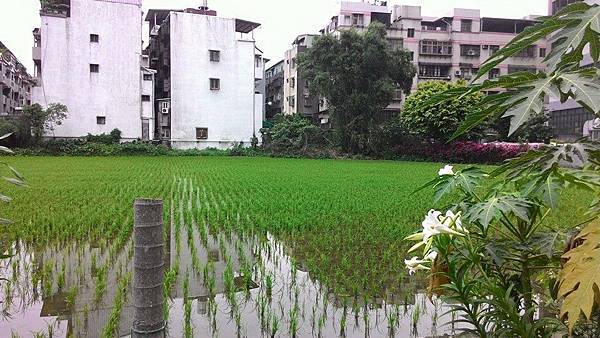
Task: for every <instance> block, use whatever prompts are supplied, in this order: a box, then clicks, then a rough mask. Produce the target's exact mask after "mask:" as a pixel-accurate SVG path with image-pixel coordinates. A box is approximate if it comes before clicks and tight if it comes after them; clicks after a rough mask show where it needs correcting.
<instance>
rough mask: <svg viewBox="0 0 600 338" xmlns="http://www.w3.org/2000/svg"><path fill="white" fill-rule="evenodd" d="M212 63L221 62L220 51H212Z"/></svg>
mask: <svg viewBox="0 0 600 338" xmlns="http://www.w3.org/2000/svg"><path fill="white" fill-rule="evenodd" d="M210 61H212V62H219V61H221V52H220V51H218V50H211V51H210Z"/></svg>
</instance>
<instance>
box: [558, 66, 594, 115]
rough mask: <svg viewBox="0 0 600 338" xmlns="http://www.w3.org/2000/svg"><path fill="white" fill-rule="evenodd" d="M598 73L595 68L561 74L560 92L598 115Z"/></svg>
mask: <svg viewBox="0 0 600 338" xmlns="http://www.w3.org/2000/svg"><path fill="white" fill-rule="evenodd" d="M599 73H600V71H599V70H598V69H596V68H590V69H584V70H581V71H577V72H569V73H563V74H561V76H560V91H561V92H562V93H563V94H566V95H569V96H570V97H572V98H573V99H574V100H575V101H577V102H579V103H580V104H581V105H582V106H584V107H586V108H588V109H589V110H590V111H592V112H593V113H595V114H598V113H600V77H599V76H598V75H599Z"/></svg>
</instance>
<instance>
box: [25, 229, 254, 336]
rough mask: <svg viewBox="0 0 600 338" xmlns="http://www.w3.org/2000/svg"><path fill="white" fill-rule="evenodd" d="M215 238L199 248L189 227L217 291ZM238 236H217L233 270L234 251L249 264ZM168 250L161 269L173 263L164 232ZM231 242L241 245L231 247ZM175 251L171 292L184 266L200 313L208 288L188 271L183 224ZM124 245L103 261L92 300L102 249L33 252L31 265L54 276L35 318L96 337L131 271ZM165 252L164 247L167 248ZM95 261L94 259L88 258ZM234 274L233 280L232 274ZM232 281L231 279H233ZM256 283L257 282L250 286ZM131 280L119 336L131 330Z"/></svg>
mask: <svg viewBox="0 0 600 338" xmlns="http://www.w3.org/2000/svg"><path fill="white" fill-rule="evenodd" d="M218 236H219V235H217V237H213V236H211V235H208V240H207V243H208V246H207V248H205V247H204V246H203V244H202V241H201V239H200V236H199V233H198V232H197V230H196V229H194V233H193V240H192V242H193V245H194V247H195V249H196V253H197V255H198V259H199V261H200V262H201V264H202V265H204V264H206V263H207V262H208V261H211V262H212V263H213V265H214V268H215V270H214V271H215V293H217V294H218V293H223V292H224V289H225V286H224V285H225V284H224V280H223V272H224V271H225V269H226V266H227V261H226V259H225V257H223V254H222V252H221V250H220V244H219V240H218ZM241 240H242V239H241V238H239V237H238V236H236V235H231V236H230V237H229V238H226V237H225V236H223V239H222V241H223V247H224V248H225V250H226V252H227V255H228V256H229V257H230V259H231V265H232V267H233V271H234V274H235V271H239V270H240V267H241V261H242V260H243V259H242V258H241V257H239V254H240V253H243V254H244V255H245V258H246V259H247V260H248V262H249V263H250V264H252V255H251V247H250V246H249V245H247V244H246V243H242V242H240V243H238V241H241ZM169 243H170V251H172V252H171V254H167V255H166V257H165V260H166V263H167V264H166V268H165V270H168V269H169V268H170V266H172V264H174V263H175V259H176V257H175V255H174V253H175V248H176V245H175V236H170V239H169ZM236 243H238V244H237V246H238V247H240V248H241V249H236ZM180 244H181V251H180V259H179V264H180V268H179V277H178V279H177V284H176V285H175V286H174V288H173V292H172V294H171V297H173V298H182V297H183V280H184V278H185V276H186V272H188V271H189V297H190V298H192V299H197V300H198V305H197V313H198V314H201V315H205V314H207V312H208V301H209V295H208V290H207V288H206V287H205V286H204V282H203V278H202V273H195V272H193V271H192V255H191V247H190V246H189V244H188V242H187V233H186V230H185V227H182V235H181V242H180ZM130 246H131V244H128V245H127V246H126V247H125V248H124V249H123V250H122V251H121V252H120V253H119V254H118V255H116V256H117V257H116V258H115V259H112V260H111V261H110V262H107V264H106V267H107V273H106V277H107V278H106V289H105V291H104V294H103V295H102V300H101V302H99V303H98V304H96V301H95V298H96V295H95V293H96V291H95V290H96V282H97V279H96V278H97V277H98V275H99V273H100V269H101V268H102V266H103V264H105V262H106V260H107V259H109V252H108V250H106V249H104V250H102V249H99V248H91V247H89V246H85V247H78V246H77V245H75V244H74V245H70V246H67V247H53V248H47V249H46V250H45V251H43V252H42V253H41V254H39V255H37V257H36V266H37V269H39V270H40V271H41V270H42V269H43V267H44V264H51V265H52V267H53V269H54V272H55V273H54V275H55V278H54V279H55V281H54V285H53V288H52V294H51V296H49V297H45V298H44V299H43V305H42V310H41V313H40V316H41V317H44V318H47V317H58V320H59V321H67V322H68V324H67V332H66V336H67V337H71V336H73V337H100V336H101V334H102V330H103V329H104V328H105V327H106V325H107V323H108V322H109V318H110V316H111V313H112V311H113V306H114V302H115V297H116V296H117V293H118V289H119V288H118V284H119V280H120V278H121V277H122V276H124V275H125V274H126V273H127V272H132V271H133V269H132V263H133V259H132V257H131V255H130ZM167 251H169V249H168V250H167ZM94 261H96V263H93V262H94ZM63 265H64V266H65V280H64V286H63V287H62V289H61V290H58V285H57V277H56V276H57V275H58V273H60V271H61V269H62V266H63ZM236 279H239V277H237V278H236ZM236 285H237V283H236ZM253 287H257V285H255V284H254V285H253ZM73 288H77V295H76V297H75V299H74V302H73V305H72V306H70V305H69V304H68V301H67V299H68V292H69V291H70V290H72V289H73ZM131 297H132V296H131V285H130V287H129V289H128V291H127V299H126V301H125V303H124V304H123V307H122V311H121V316H120V320H119V327H118V333H119V335H120V336H123V335H128V334H130V332H131V325H132V321H133V313H134V308H133V304H132V298H131Z"/></svg>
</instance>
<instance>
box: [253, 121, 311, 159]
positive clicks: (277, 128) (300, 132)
mask: <svg viewBox="0 0 600 338" xmlns="http://www.w3.org/2000/svg"><path fill="white" fill-rule="evenodd" d="M320 132H321V130H320V129H319V128H318V127H317V126H315V125H314V124H313V123H312V122H311V121H310V120H309V119H307V118H306V117H304V116H301V115H299V114H295V115H276V116H275V123H274V124H273V127H271V128H269V129H268V130H265V131H264V135H263V142H264V144H265V146H266V147H270V148H271V149H272V150H274V151H276V152H289V151H292V152H293V151H306V150H307V149H308V147H309V146H310V145H314V143H315V142H316V141H317V139H318V138H319V134H320Z"/></svg>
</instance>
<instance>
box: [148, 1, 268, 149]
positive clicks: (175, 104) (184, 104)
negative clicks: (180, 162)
mask: <svg viewBox="0 0 600 338" xmlns="http://www.w3.org/2000/svg"><path fill="white" fill-rule="evenodd" d="M216 14H217V13H216V12H215V11H212V10H209V9H208V8H206V7H201V8H200V9H192V8H189V9H185V10H155V9H152V10H150V11H149V12H148V14H147V16H146V21H148V22H149V23H150V28H151V29H150V32H151V33H150V35H151V40H150V45H149V47H148V52H149V54H150V59H151V64H150V65H151V68H153V69H156V70H157V74H156V86H155V95H156V101H157V109H156V121H157V124H156V129H155V134H156V138H159V139H162V140H163V141H164V142H165V143H168V144H170V145H171V146H172V147H174V148H179V149H188V148H209V147H214V148H229V147H231V146H232V145H234V144H235V143H237V142H244V144H245V145H248V144H249V143H250V142H251V140H252V138H253V136H255V135H257V136H258V135H260V133H259V131H260V128H261V127H262V120H263V108H264V106H263V100H264V99H263V94H262V93H260V90H257V88H256V87H255V83H256V82H257V81H261V80H262V79H264V60H263V58H262V55H261V54H262V53H261V52H260V50H259V49H257V48H256V44H255V40H254V37H253V34H252V32H253V31H254V29H256V28H257V27H259V26H260V25H259V24H257V23H253V22H249V21H245V20H240V19H229V18H222V17H217V16H216Z"/></svg>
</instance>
